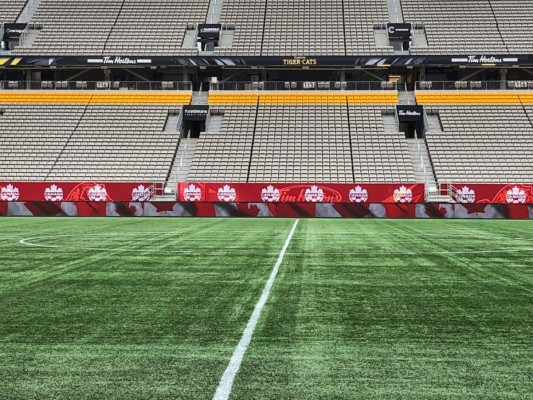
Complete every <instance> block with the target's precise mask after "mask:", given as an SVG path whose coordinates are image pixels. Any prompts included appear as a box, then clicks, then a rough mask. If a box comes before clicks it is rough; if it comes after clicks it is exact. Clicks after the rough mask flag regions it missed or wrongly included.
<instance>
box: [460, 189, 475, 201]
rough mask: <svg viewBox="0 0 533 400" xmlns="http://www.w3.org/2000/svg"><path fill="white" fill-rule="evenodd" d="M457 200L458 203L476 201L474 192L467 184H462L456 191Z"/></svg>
mask: <svg viewBox="0 0 533 400" xmlns="http://www.w3.org/2000/svg"><path fill="white" fill-rule="evenodd" d="M457 201H458V202H459V203H474V202H475V201H476V192H475V191H474V190H473V189H470V188H469V187H468V186H463V187H462V188H461V189H459V190H458V191H457Z"/></svg>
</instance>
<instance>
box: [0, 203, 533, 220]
mask: <svg viewBox="0 0 533 400" xmlns="http://www.w3.org/2000/svg"><path fill="white" fill-rule="evenodd" d="M1 216H11V217H15V216H22V217H31V216H36V217H38V216H40V217H45V216H46V217H51V216H57V217H68V216H70V217H237V218H250V217H258V218H259V217H261V218H269V217H271V218H272V217H275V218H422V219H427V218H439V219H443V218H456V219H477V218H479V219H533V206H532V205H530V206H527V205H503V204H331V203H322V204H310V203H290V204H284V203H278V204H265V203H218V204H217V203H177V202H159V203H156V202H147V203H138V202H109V203H100V202H57V203H50V202H12V203H7V202H0V217H1Z"/></svg>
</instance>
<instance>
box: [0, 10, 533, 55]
mask: <svg viewBox="0 0 533 400" xmlns="http://www.w3.org/2000/svg"><path fill="white" fill-rule="evenodd" d="M24 4H25V1H24V0H9V1H6V0H2V2H0V5H1V7H0V10H1V11H0V21H2V20H5V21H13V20H14V19H16V17H17V16H18V15H19V13H20V11H21V9H22V8H23V6H24ZM209 4H210V1H209V0H150V1H148V0H124V1H123V0H105V1H104V0H93V1H85V0H43V1H42V3H41V5H40V6H39V8H38V9H37V12H36V13H35V15H34V16H33V18H32V21H31V22H33V23H34V24H36V26H37V27H40V28H41V29H40V31H39V32H38V34H37V37H36V38H35V40H32V41H30V42H29V43H27V44H25V45H23V46H22V47H18V48H17V49H16V50H15V52H16V53H17V54H40V55H49V54H50V55H52V54H53V55H62V54H72V55H79V54H86V55H102V54H103V55H119V54H124V55H131V56H135V55H147V56H148V55H197V54H198V50H197V49H196V48H195V46H194V45H195V32H196V26H197V24H200V23H204V22H208V21H209V18H208V10H209ZM401 6H402V11H403V19H404V21H405V22H410V23H413V24H415V26H417V27H419V26H423V27H424V32H425V36H426V37H425V40H423V41H418V40H417V41H416V43H415V45H414V46H413V47H411V53H412V54H436V55H438V54H446V55H449V54H487V53H494V54H497V53H502V54H505V53H515V54H520V53H531V52H533V44H532V43H531V40H530V39H531V35H530V34H529V32H531V31H532V29H533V21H532V19H531V17H530V14H531V12H530V11H531V4H530V2H528V1H526V0H469V1H463V0H446V1H445V2H436V1H434V0H401ZM2 13H3V14H2ZM389 21H390V16H389V9H388V5H387V0H358V1H345V0H329V1H327V2H326V1H323V0H293V1H285V0H268V1H267V0H254V1H245V0H224V1H223V3H222V10H221V15H220V23H221V24H222V25H223V27H224V29H223V35H222V37H221V40H220V47H219V48H216V49H215V52H214V54H215V55H236V56H238V55H248V56H294V55H298V56H310V55H312V56H320V55H323V56H350V55H387V54H393V53H394V52H393V48H392V45H391V44H390V43H388V42H387V39H386V34H385V33H386V31H385V30H384V27H385V24H386V23H387V22H389ZM473 21H475V23H473ZM187 29H190V30H189V31H187ZM187 32H189V36H187ZM378 36H379V37H380V38H382V39H383V38H385V39H384V41H383V40H378V39H377V37H378ZM187 37H189V39H190V40H187V39H186V38H187ZM230 37H231V38H230ZM425 42H427V46H425V45H422V46H421V45H420V43H425Z"/></svg>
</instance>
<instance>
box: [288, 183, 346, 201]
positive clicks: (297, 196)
mask: <svg viewBox="0 0 533 400" xmlns="http://www.w3.org/2000/svg"><path fill="white" fill-rule="evenodd" d="M279 201H280V203H309V202H312V203H318V202H322V203H340V202H342V195H341V194H340V193H339V192H338V191H336V190H334V189H332V188H329V187H327V186H321V185H313V186H311V187H309V185H293V186H286V187H284V188H282V189H280V190H279Z"/></svg>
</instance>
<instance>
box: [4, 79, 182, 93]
mask: <svg viewBox="0 0 533 400" xmlns="http://www.w3.org/2000/svg"><path fill="white" fill-rule="evenodd" d="M0 90H78V91H79V90H98V91H104V90H140V91H142V90H169V91H170V90H183V91H192V83H191V82H177V81H162V82H145V81H125V82H124V81H78V80H76V81H16V80H14V81H0Z"/></svg>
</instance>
